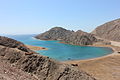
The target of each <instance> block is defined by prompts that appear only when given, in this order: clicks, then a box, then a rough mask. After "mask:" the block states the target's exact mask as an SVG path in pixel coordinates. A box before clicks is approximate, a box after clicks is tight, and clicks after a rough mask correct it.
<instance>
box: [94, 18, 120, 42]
mask: <svg viewBox="0 0 120 80" xmlns="http://www.w3.org/2000/svg"><path fill="white" fill-rule="evenodd" d="M92 34H95V35H97V36H98V37H100V38H104V39H108V40H113V41H120V19H117V20H113V21H110V22H107V23H105V24H103V25H101V26H98V27H97V28H96V29H95V30H94V31H93V32H92Z"/></svg>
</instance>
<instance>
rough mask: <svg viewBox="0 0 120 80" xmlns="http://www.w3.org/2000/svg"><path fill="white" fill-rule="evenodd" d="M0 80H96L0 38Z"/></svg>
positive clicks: (84, 73) (66, 65) (13, 41)
mask: <svg viewBox="0 0 120 80" xmlns="http://www.w3.org/2000/svg"><path fill="white" fill-rule="evenodd" d="M0 80H96V79H95V78H93V77H92V76H91V75H89V74H87V73H86V72H84V71H82V70H78V69H77V68H75V67H74V66H72V65H68V64H63V63H60V62H57V61H55V60H53V59H50V58H49V57H45V56H41V55H39V54H37V53H35V52H33V51H32V50H30V49H29V48H27V47H26V46H25V45H24V44H22V43H21V42H18V41H16V40H13V39H10V38H6V37H0Z"/></svg>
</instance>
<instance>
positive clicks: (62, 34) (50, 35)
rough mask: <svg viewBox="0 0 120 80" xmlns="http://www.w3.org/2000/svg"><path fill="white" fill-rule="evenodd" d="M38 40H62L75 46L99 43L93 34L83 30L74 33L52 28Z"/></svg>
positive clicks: (39, 36)
mask: <svg viewBox="0 0 120 80" xmlns="http://www.w3.org/2000/svg"><path fill="white" fill-rule="evenodd" d="M36 38H37V39H41V40H61V41H62V42H65V43H68V44H74V45H91V44H93V43H94V42H96V41H97V39H96V38H95V37H94V36H93V35H92V34H89V33H86V32H83V31H81V30H78V31H76V32H74V31H70V30H66V29H64V28H61V27H55V28H52V29H50V30H49V31H47V32H45V33H42V34H40V35H37V36H36Z"/></svg>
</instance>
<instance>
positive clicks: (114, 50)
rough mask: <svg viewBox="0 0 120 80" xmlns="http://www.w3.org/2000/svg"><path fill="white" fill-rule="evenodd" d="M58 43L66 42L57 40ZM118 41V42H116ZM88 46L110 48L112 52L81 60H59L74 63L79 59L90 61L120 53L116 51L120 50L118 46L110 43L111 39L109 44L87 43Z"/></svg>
mask: <svg viewBox="0 0 120 80" xmlns="http://www.w3.org/2000/svg"><path fill="white" fill-rule="evenodd" d="M59 43H63V44H67V43H64V42H59ZM118 43H120V42H118ZM88 46H89V47H103V48H104V47H106V48H110V49H111V50H112V51H113V52H112V53H110V54H107V55H104V56H101V57H96V58H90V59H83V60H68V61H61V62H62V63H74V62H81V61H91V60H98V59H102V58H106V57H109V56H114V55H120V54H119V53H118V52H120V46H115V45H113V44H112V41H111V45H88Z"/></svg>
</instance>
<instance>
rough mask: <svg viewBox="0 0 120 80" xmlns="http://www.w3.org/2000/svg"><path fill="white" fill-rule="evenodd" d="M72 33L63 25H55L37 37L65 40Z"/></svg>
mask: <svg viewBox="0 0 120 80" xmlns="http://www.w3.org/2000/svg"><path fill="white" fill-rule="evenodd" d="M71 34H72V31H70V30H66V29H64V28H61V27H54V28H52V29H50V30H49V31H46V32H45V33H42V34H39V35H37V36H36V37H35V38H37V39H41V40H65V39H66V37H68V36H69V35H71Z"/></svg>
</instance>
